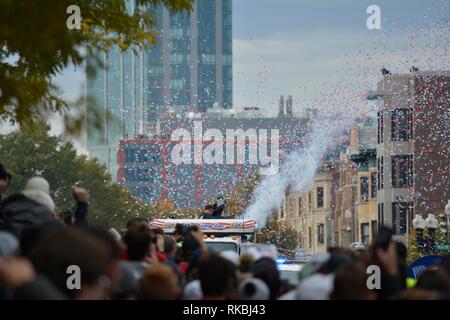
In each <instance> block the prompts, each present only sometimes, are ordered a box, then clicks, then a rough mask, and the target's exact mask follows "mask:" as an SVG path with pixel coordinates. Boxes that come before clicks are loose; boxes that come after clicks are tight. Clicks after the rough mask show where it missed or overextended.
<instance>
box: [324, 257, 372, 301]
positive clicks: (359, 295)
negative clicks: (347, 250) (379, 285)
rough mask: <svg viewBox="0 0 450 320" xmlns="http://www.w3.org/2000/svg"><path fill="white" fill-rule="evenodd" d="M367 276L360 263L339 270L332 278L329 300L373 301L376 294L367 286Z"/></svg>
mask: <svg viewBox="0 0 450 320" xmlns="http://www.w3.org/2000/svg"><path fill="white" fill-rule="evenodd" d="M367 279H368V274H367V272H366V268H364V266H363V265H362V264H361V263H358V262H355V263H352V264H350V265H345V266H343V267H342V268H340V269H339V270H338V271H337V272H336V275H335V277H334V283H333V292H332V294H331V299H334V300H374V299H376V298H377V295H376V292H375V291H374V290H370V289H369V288H368V286H367Z"/></svg>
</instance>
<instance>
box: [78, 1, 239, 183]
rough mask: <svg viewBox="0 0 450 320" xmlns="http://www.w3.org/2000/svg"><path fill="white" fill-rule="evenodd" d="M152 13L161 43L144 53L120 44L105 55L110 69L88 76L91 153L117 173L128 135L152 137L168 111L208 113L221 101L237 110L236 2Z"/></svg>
mask: <svg viewBox="0 0 450 320" xmlns="http://www.w3.org/2000/svg"><path fill="white" fill-rule="evenodd" d="M126 6H127V10H128V12H129V13H130V14H132V13H133V12H134V11H135V10H138V9H141V10H152V11H153V12H154V14H155V17H156V20H157V25H156V26H155V29H156V30H157V31H158V33H159V34H158V39H157V40H158V43H157V45H156V46H150V47H149V48H148V49H146V50H144V51H141V52H133V51H132V50H128V51H127V52H123V53H122V52H120V51H119V49H118V48H112V49H111V50H109V51H108V52H107V53H101V54H100V57H101V59H103V63H104V65H105V66H107V68H105V69H100V68H99V69H98V70H97V73H96V75H95V76H88V80H87V93H88V97H89V99H91V101H92V100H93V101H95V103H93V104H91V101H90V102H89V107H88V118H89V119H90V121H89V123H92V122H93V121H92V120H93V119H96V121H97V122H98V123H99V124H101V127H102V129H101V130H98V129H96V128H94V127H89V128H88V132H87V147H88V150H89V153H90V156H91V157H96V158H98V159H99V160H100V162H102V163H104V164H105V165H106V166H107V168H108V169H109V171H110V172H111V173H112V174H113V176H115V172H116V168H117V143H118V142H119V140H120V139H121V138H122V137H132V136H136V135H138V134H148V133H149V132H151V131H154V130H155V128H156V123H157V119H159V118H160V117H164V115H165V114H167V112H168V111H169V110H170V111H175V112H176V113H177V114H181V115H182V114H185V113H187V112H206V111H207V110H208V109H209V108H212V107H213V106H216V107H221V108H225V109H228V108H231V107H232V104H233V93H232V90H233V79H232V0H196V1H195V2H194V5H193V10H192V11H191V12H180V13H177V14H173V13H171V12H169V11H168V10H167V9H166V8H165V7H163V6H158V7H152V8H138V5H137V1H135V0H129V1H127V2H126Z"/></svg>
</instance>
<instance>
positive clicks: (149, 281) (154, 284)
mask: <svg viewBox="0 0 450 320" xmlns="http://www.w3.org/2000/svg"><path fill="white" fill-rule="evenodd" d="M180 292H181V289H180V284H179V282H178V277H177V275H176V273H175V272H174V271H173V269H172V268H170V267H169V266H167V265H164V264H160V265H158V266H154V267H152V268H149V269H147V270H146V271H145V272H144V275H143V277H142V278H141V280H140V281H139V289H138V298H139V299H142V300H174V299H178V298H179V296H180Z"/></svg>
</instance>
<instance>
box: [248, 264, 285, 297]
mask: <svg viewBox="0 0 450 320" xmlns="http://www.w3.org/2000/svg"><path fill="white" fill-rule="evenodd" d="M250 272H251V273H252V274H253V277H255V278H257V279H261V280H262V281H263V282H264V283H265V284H266V285H267V287H268V288H269V290H270V299H276V298H278V296H279V294H280V289H281V280H280V274H279V272H278V268H277V264H276V262H275V261H274V260H273V259H272V258H269V257H262V258H260V259H258V260H256V261H255V262H253V264H252V266H251V268H250Z"/></svg>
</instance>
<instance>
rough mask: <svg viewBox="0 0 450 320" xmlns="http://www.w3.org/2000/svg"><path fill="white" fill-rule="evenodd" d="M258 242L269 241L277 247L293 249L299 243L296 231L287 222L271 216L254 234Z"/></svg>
mask: <svg viewBox="0 0 450 320" xmlns="http://www.w3.org/2000/svg"><path fill="white" fill-rule="evenodd" d="M256 240H257V242H258V243H271V244H274V245H275V246H276V247H277V248H282V249H285V250H294V249H296V248H297V247H298V245H299V238H298V233H297V231H296V230H295V229H294V228H292V227H291V226H289V225H288V224H287V223H285V222H283V221H280V220H279V219H278V218H276V217H273V218H272V219H270V220H269V221H267V224H266V226H265V227H264V228H262V229H261V230H259V231H258V234H257V235H256Z"/></svg>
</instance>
